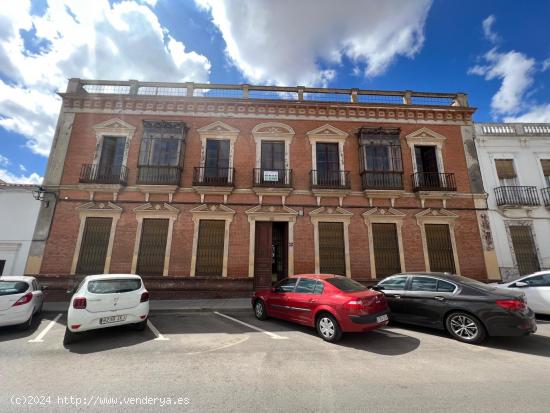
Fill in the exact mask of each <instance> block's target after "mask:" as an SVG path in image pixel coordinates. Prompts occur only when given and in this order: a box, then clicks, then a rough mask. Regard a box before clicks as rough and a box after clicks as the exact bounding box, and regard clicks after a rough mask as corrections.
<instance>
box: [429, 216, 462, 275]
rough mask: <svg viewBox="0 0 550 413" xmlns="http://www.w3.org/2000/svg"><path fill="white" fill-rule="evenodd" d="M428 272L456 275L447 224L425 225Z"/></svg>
mask: <svg viewBox="0 0 550 413" xmlns="http://www.w3.org/2000/svg"><path fill="white" fill-rule="evenodd" d="M424 229H425V231H426V244H427V247H428V258H429V260H430V271H434V272H449V273H451V274H455V273H456V268H455V261H454V253H453V244H452V242H451V234H450V231H449V226H448V225H447V224H425V226H424Z"/></svg>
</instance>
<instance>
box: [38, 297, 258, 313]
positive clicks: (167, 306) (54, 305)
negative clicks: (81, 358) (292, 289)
mask: <svg viewBox="0 0 550 413" xmlns="http://www.w3.org/2000/svg"><path fill="white" fill-rule="evenodd" d="M149 305H150V310H151V311H227V310H250V311H251V309H252V304H250V298H220V299H210V300H207V299H203V300H151V301H150V303H149ZM68 307H69V303H68V302H66V301H52V302H45V303H44V308H43V310H44V311H48V312H56V313H59V312H65V311H67V308H68Z"/></svg>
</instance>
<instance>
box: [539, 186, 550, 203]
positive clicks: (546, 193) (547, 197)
mask: <svg viewBox="0 0 550 413" xmlns="http://www.w3.org/2000/svg"><path fill="white" fill-rule="evenodd" d="M540 192H542V200H543V202H544V206H545V207H546V208H550V187H548V188H543V189H541V190H540Z"/></svg>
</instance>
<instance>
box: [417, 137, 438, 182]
mask: <svg viewBox="0 0 550 413" xmlns="http://www.w3.org/2000/svg"><path fill="white" fill-rule="evenodd" d="M414 154H415V158H416V172H417V180H418V181H417V183H418V184H419V186H420V187H421V188H440V187H442V186H445V185H444V184H445V183H444V182H440V176H439V167H438V165H437V148H436V147H435V146H415V147H414Z"/></svg>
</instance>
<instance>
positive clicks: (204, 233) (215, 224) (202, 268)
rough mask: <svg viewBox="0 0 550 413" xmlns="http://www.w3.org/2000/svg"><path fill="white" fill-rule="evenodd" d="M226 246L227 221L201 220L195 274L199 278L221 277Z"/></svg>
mask: <svg viewBox="0 0 550 413" xmlns="http://www.w3.org/2000/svg"><path fill="white" fill-rule="evenodd" d="M224 246H225V221H224V220H206V219H201V220H200V221H199V233H198V239H197V261H196V269H195V274H196V275H198V276H218V277H219V276H221V275H222V273H223V251H224Z"/></svg>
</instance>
